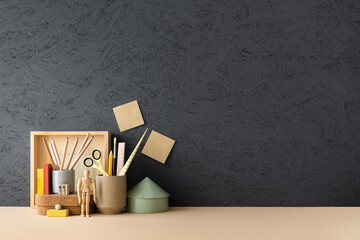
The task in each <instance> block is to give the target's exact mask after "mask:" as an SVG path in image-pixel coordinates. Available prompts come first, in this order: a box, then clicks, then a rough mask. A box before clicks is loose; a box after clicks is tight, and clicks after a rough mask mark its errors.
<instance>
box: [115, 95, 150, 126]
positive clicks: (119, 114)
mask: <svg viewBox="0 0 360 240" xmlns="http://www.w3.org/2000/svg"><path fill="white" fill-rule="evenodd" d="M113 111H114V114H115V118H116V121H117V124H118V126H119V128H120V132H124V131H126V130H129V129H132V128H135V127H138V126H141V125H144V119H143V117H142V115H141V111H140V108H139V104H138V102H137V100H135V101H132V102H129V103H126V104H123V105H120V106H118V107H115V108H113Z"/></svg>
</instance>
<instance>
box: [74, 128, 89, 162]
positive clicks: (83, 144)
mask: <svg viewBox="0 0 360 240" xmlns="http://www.w3.org/2000/svg"><path fill="white" fill-rule="evenodd" d="M89 136H90V133H88V134H86V136H85V138H84V141H83V143H82V144H81V147H80V149H79V152H78V154H76V157H75V159H76V158H77V156H78V155H79V153H80V152H81V150H82V149H83V147H84V146H85V143H86V141H87V140H88V138H89Z"/></svg>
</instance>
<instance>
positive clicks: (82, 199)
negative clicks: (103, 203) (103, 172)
mask: <svg viewBox="0 0 360 240" xmlns="http://www.w3.org/2000/svg"><path fill="white" fill-rule="evenodd" d="M89 175H90V171H89V170H85V171H84V176H85V177H83V178H82V179H79V181H78V189H77V192H78V199H79V204H81V216H82V217H85V214H84V211H85V205H86V217H90V215H89V213H90V195H91V193H92V194H93V198H94V202H95V203H96V181H95V179H92V178H90V177H89ZM90 185H92V191H91V189H90Z"/></svg>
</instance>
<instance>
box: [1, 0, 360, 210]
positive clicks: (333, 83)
mask: <svg viewBox="0 0 360 240" xmlns="http://www.w3.org/2000/svg"><path fill="white" fill-rule="evenodd" d="M359 42H360V3H359V1H355V0H354V1H314V0H308V1H288V0H277V1H253V0H249V1H203V0H200V1H180V0H178V1H165V0H164V1H99V0H94V1H88V0H86V1H85V0H84V1H70V0H69V1H66V0H64V1H13V0H9V1H1V2H0V84H1V85H0V95H1V98H0V205H29V131H31V130H109V131H111V132H112V133H113V134H114V135H115V136H117V137H118V138H120V140H121V141H126V142H127V143H128V146H131V148H132V147H133V146H135V144H136V142H137V140H138V138H139V136H140V135H141V133H142V132H143V130H144V128H145V127H144V126H143V127H140V128H137V129H133V130H129V131H127V132H125V133H123V134H120V132H119V129H118V127H117V125H116V121H115V118H114V116H113V112H112V108H113V107H115V106H117V105H120V104H123V103H126V102H129V101H132V100H135V99H137V100H138V101H139V104H140V107H141V109H142V112H143V116H144V119H145V121H146V127H149V128H151V129H154V130H157V131H159V132H161V133H163V134H165V135H168V136H169V137H171V138H173V139H175V140H176V141H177V143H176V144H175V148H174V149H173V151H172V153H171V155H170V158H169V159H168V161H167V163H166V164H165V165H162V164H160V163H158V162H156V161H154V160H151V159H150V158H148V157H146V156H144V155H141V154H139V155H137V157H136V159H135V160H134V163H133V165H132V166H131V168H130V170H129V172H128V179H129V187H132V186H133V185H134V184H135V183H137V182H138V181H140V180H141V179H142V178H144V177H145V176H149V177H150V178H152V179H153V180H155V182H157V183H158V184H159V185H160V186H162V187H163V188H164V189H165V190H167V191H168V192H169V193H171V195H172V197H171V204H172V205H223V206H231V205H232V206H235V205H236V206H247V205H251V206H265V205H270V206H272V205H282V206H284V205H287V206H288V205H359V203H360V191H359V187H360V178H359V177H360V159H359V157H360V148H359V146H360V82H359V77H360V46H359ZM127 153H128V154H129V148H128V151H127Z"/></svg>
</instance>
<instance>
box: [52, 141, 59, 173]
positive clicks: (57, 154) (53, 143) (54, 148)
mask: <svg viewBox="0 0 360 240" xmlns="http://www.w3.org/2000/svg"><path fill="white" fill-rule="evenodd" d="M51 144H52V146H53V150H54V154H55V157H56V161H57V165H58V167H59V168H60V165H61V163H60V157H59V152H58V150H57V147H56V145H55V141H54V139H51Z"/></svg>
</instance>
